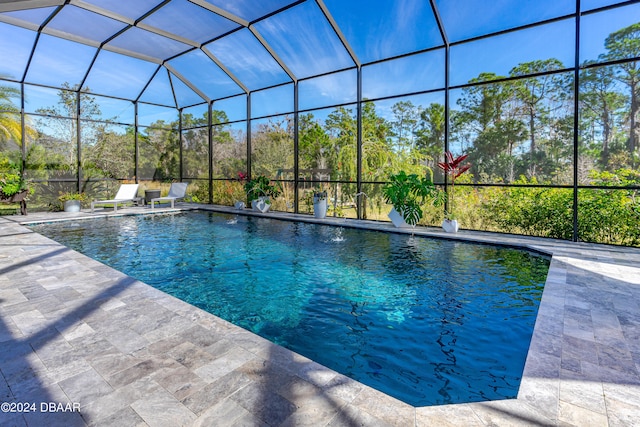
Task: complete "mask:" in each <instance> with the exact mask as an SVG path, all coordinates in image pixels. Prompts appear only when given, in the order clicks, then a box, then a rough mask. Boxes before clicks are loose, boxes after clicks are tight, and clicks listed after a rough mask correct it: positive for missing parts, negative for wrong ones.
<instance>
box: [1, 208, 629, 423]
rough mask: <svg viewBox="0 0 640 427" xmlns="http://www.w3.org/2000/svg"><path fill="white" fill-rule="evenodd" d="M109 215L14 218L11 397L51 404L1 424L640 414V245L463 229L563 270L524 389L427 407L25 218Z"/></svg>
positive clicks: (617, 419)
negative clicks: (180, 296) (56, 238)
mask: <svg viewBox="0 0 640 427" xmlns="http://www.w3.org/2000/svg"><path fill="white" fill-rule="evenodd" d="M192 207H194V206H192V205H183V208H186V209H189V208H192ZM216 209H217V210H221V211H227V212H232V210H230V209H226V208H216ZM167 211H169V212H175V211H177V210H174V211H171V210H166V209H161V210H156V211H155V213H156V214H162V213H163V212H164V213H165V214H166V212H167ZM142 213H149V210H145V209H144V208H128V209H122V210H118V215H127V214H142ZM102 215H111V213H110V212H109V211H102V212H97V213H96V214H93V215H92V214H87V213H76V214H65V213H32V214H30V215H29V216H27V217H20V216H12V217H1V218H0V373H1V374H2V376H1V377H0V402H3V403H6V402H9V403H14V404H15V405H14V409H16V407H17V405H19V404H20V405H21V404H24V403H28V404H35V406H36V407H35V408H33V407H29V408H28V409H30V410H31V409H35V411H31V412H4V411H3V412H0V425H2V426H25V425H28V426H43V425H47V426H84V425H96V426H118V427H122V426H144V425H149V426H179V425H186V426H189V425H193V426H216V427H218V426H276V425H282V426H305V425H309V426H356V425H363V426H428V425H434V426H435V425H437V426H448V425H449V426H487V425H497V426H510V425H516V426H519V425H526V426H531V425H544V426H547V425H558V426H633V425H640V373H639V372H640V250H637V249H631V248H619V247H612V246H603V245H589V244H576V243H571V242H564V241H554V240H546V239H535V238H525V237H519V236H508V235H499V234H492V233H479V232H467V231H462V232H460V233H458V234H457V235H455V236H453V237H454V238H456V239H465V240H473V241H482V242H500V243H508V244H512V245H516V246H527V247H530V248H533V249H536V250H540V251H544V252H547V253H552V254H553V258H552V261H551V268H550V271H549V275H548V278H547V282H546V285H545V289H544V293H543V296H542V301H541V304H540V309H539V313H538V318H537V322H536V326H535V330H534V335H533V339H532V342H531V347H530V350H529V353H528V357H527V362H526V366H525V372H524V376H523V380H522V384H521V387H520V391H519V394H518V398H517V399H511V400H503V401H494V402H482V403H470V404H460V405H444V406H435V407H423V408H414V407H412V406H409V405H407V404H405V403H402V402H400V401H398V400H396V399H394V398H391V397H389V396H387V395H385V394H383V393H380V392H378V391H376V390H374V389H371V388H370V387H367V386H365V385H363V384H360V383H358V382H356V381H354V380H351V379H349V378H347V377H345V376H343V375H341V374H338V373H336V372H334V371H331V370H330V369H327V368H325V367H323V366H321V365H319V364H317V363H314V362H313V361H311V360H309V359H306V358H304V357H302V356H300V355H297V354H295V353H293V352H291V351H288V350H286V349H283V348H282V347H279V346H277V345H275V344H272V343H270V342H269V341H266V340H264V339H262V338H260V337H258V336H256V335H254V334H252V333H250V332H247V331H245V330H243V329H241V328H239V327H236V326H234V325H232V324H230V323H228V322H226V321H224V320H221V319H219V318H217V317H215V316H213V315H211V314H208V313H206V312H204V311H202V310H199V309H197V308H195V307H193V306H190V305H189V304H187V303H184V302H182V301H179V300H177V299H175V298H173V297H171V296H169V295H167V294H164V293H163V292H161V291H159V290H156V289H154V288H152V287H150V286H148V285H146V284H144V283H141V282H139V281H137V280H134V279H132V278H130V277H127V276H126V275H124V274H122V273H120V272H118V271H115V270H113V269H111V268H109V267H106V266H104V265H102V264H100V263H98V262H96V261H94V260H91V259H89V258H87V257H85V256H84V255H81V254H79V253H77V252H74V251H72V250H69V249H67V248H65V247H64V246H61V245H59V244H57V243H55V242H53V241H51V240H49V239H47V238H45V237H43V236H41V235H38V234H36V233H33V232H31V231H30V230H29V229H28V228H26V227H24V226H22V225H21V223H23V222H32V221H33V222H42V221H53V220H59V219H74V218H80V217H85V216H94V217H95V216H102ZM273 215H274V216H276V217H286V218H300V217H299V216H295V215H291V214H285V213H275V214H273ZM303 219H304V220H306V221H314V220H313V219H311V218H309V217H308V216H304V217H303ZM324 222H327V223H334V224H341V225H349V226H357V227H367V228H374V229H380V230H385V231H391V228H390V226H389V225H388V224H385V223H374V222H367V221H362V222H356V221H345V220H335V219H331V218H330V219H327V220H325V221H324ZM394 231H396V230H394ZM420 234H426V235H433V236H436V237H452V236H451V235H447V236H444V235H443V233H442V232H440V231H439V230H436V229H426V230H424V231H422V232H421V233H420ZM47 402H53V403H55V404H62V409H66V408H65V407H64V405H67V404H71V405H72V404H78V405H79V406H80V409H79V411H74V412H62V411H58V412H54V411H53V409H61V408H60V407H59V406H55V405H54V407H49V405H47V404H46V403H47ZM43 403H44V404H45V406H42V404H43ZM2 409H6V407H5V406H2ZM45 409H46V410H45Z"/></svg>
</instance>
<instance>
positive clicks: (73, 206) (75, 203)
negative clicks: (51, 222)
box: [64, 200, 80, 212]
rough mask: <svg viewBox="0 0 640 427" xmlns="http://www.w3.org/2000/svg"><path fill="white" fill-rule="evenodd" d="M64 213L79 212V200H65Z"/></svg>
mask: <svg viewBox="0 0 640 427" xmlns="http://www.w3.org/2000/svg"><path fill="white" fill-rule="evenodd" d="M64 211H65V212H80V200H67V201H66V202H64Z"/></svg>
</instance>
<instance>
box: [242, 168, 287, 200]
mask: <svg viewBox="0 0 640 427" xmlns="http://www.w3.org/2000/svg"><path fill="white" fill-rule="evenodd" d="M244 191H245V192H246V193H247V200H248V201H249V202H251V201H252V200H256V199H258V198H259V197H272V198H274V199H275V198H276V197H278V196H279V195H280V194H282V186H281V185H280V183H275V184H271V181H270V180H269V178H267V177H266V176H264V175H260V176H258V177H256V178H254V179H250V180H249V181H247V182H246V183H245V184H244Z"/></svg>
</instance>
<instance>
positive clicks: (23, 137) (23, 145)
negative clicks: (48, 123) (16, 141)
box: [20, 82, 27, 178]
mask: <svg viewBox="0 0 640 427" xmlns="http://www.w3.org/2000/svg"><path fill="white" fill-rule="evenodd" d="M25 124H26V119H25V117H24V82H21V83H20V138H21V142H22V143H21V144H20V146H21V155H20V157H21V158H22V161H21V162H20V176H21V177H23V178H24V177H25V174H26V172H27V132H26V130H25Z"/></svg>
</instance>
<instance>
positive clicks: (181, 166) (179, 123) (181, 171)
mask: <svg viewBox="0 0 640 427" xmlns="http://www.w3.org/2000/svg"><path fill="white" fill-rule="evenodd" d="M182 110H183V109H182V108H179V109H178V144H180V146H179V159H180V160H179V171H178V175H179V177H178V181H179V182H182V176H183V175H184V171H183V167H184V164H183V162H182V142H183V141H182Z"/></svg>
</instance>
